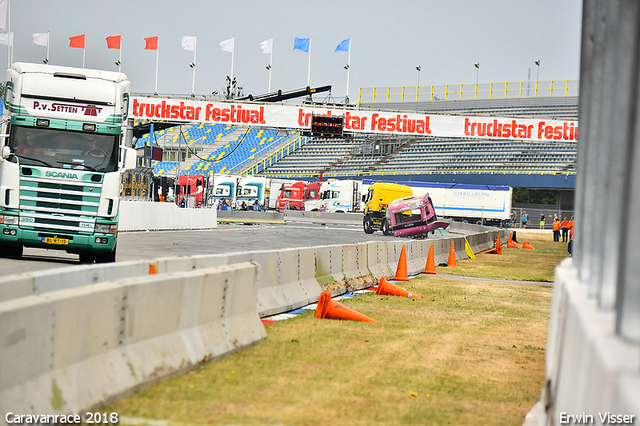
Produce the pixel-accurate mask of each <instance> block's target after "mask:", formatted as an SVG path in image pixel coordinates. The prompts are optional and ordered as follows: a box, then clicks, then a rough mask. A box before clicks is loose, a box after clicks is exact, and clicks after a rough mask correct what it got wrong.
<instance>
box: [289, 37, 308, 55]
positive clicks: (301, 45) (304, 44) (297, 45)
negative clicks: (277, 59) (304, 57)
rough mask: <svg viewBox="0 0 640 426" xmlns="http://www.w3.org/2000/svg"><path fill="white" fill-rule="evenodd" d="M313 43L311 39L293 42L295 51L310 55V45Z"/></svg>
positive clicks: (298, 39)
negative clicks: (298, 50)
mask: <svg viewBox="0 0 640 426" xmlns="http://www.w3.org/2000/svg"><path fill="white" fill-rule="evenodd" d="M310 43H311V38H298V37H296V39H295V40H294V41H293V50H296V49H300V50H302V51H303V52H307V53H309V44H310Z"/></svg>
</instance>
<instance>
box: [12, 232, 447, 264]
mask: <svg viewBox="0 0 640 426" xmlns="http://www.w3.org/2000/svg"><path fill="white" fill-rule="evenodd" d="M442 235H443V236H446V235H448V234H447V233H444V234H442ZM439 237H441V235H440V234H439V232H436V234H435V235H430V236H429V238H439ZM392 239H394V237H385V236H384V235H382V233H381V232H375V233H374V234H372V235H367V234H365V233H364V232H363V231H362V227H361V226H351V225H318V224H304V223H286V224H282V225H271V224H260V225H235V224H234V225H226V224H220V225H219V226H218V228H216V229H212V230H207V231H165V232H122V233H120V235H119V236H118V254H117V258H116V261H117V262H122V261H126V260H140V259H155V258H158V257H167V256H180V255H194V254H222V253H233V252H239V251H256V250H275V249H281V248H296V247H313V246H321V245H330V244H351V243H360V242H366V241H384V240H392ZM77 264H79V262H78V256H77V255H74V254H69V253H66V252H64V251H61V250H42V249H31V248H25V249H24V255H23V257H22V259H2V258H0V276H2V275H9V274H20V273H24V272H29V271H34V270H42V269H51V268H59V267H62V266H69V265H77Z"/></svg>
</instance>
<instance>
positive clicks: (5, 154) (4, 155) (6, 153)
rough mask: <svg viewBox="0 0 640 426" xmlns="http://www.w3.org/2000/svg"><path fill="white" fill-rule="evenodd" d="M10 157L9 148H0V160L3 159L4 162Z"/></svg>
mask: <svg viewBox="0 0 640 426" xmlns="http://www.w3.org/2000/svg"><path fill="white" fill-rule="evenodd" d="M10 155H11V148H9V147H8V146H3V147H2V158H4V159H5V160H6V159H7V158H9V156H10Z"/></svg>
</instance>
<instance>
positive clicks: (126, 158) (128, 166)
mask: <svg viewBox="0 0 640 426" xmlns="http://www.w3.org/2000/svg"><path fill="white" fill-rule="evenodd" d="M122 156H123V159H122V160H123V161H122V168H123V169H124V170H133V169H135V168H136V165H137V164H136V163H137V153H136V150H135V149H133V148H128V147H123V148H122Z"/></svg>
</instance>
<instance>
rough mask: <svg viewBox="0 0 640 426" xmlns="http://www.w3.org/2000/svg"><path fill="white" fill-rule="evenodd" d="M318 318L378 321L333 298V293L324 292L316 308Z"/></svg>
mask: <svg viewBox="0 0 640 426" xmlns="http://www.w3.org/2000/svg"><path fill="white" fill-rule="evenodd" d="M315 316H316V318H323V319H337V320H350V321H362V322H378V321H376V320H374V319H372V318H369V317H368V316H366V315H363V314H361V313H360V312H356V311H354V310H353V309H349V308H347V307H346V306H344V305H343V304H341V303H338V302H336V301H335V300H331V293H329V292H322V293H321V294H320V300H318V307H317V308H316V315H315Z"/></svg>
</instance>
